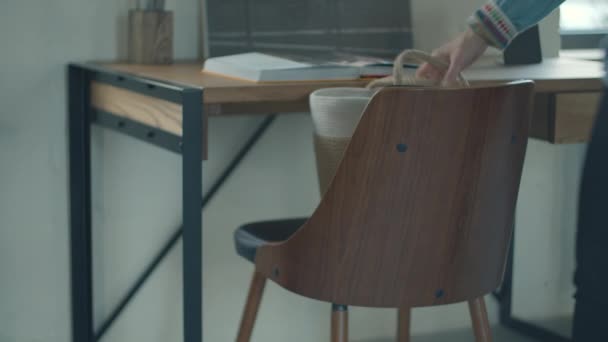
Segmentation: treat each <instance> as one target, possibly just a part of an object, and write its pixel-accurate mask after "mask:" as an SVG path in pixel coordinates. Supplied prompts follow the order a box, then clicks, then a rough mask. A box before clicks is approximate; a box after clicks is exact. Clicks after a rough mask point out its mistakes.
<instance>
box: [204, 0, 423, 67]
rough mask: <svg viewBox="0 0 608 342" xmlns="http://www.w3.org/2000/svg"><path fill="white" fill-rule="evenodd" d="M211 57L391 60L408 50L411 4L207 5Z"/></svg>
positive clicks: (259, 0)
mask: <svg viewBox="0 0 608 342" xmlns="http://www.w3.org/2000/svg"><path fill="white" fill-rule="evenodd" d="M207 6H208V10H207V12H208V20H209V30H210V32H209V37H210V52H211V55H212V56H218V55H225V54H230V53H236V52H242V51H251V50H256V51H280V52H286V51H287V52H297V53H299V54H307V53H308V52H310V53H316V52H321V51H333V50H343V51H347V52H348V51H350V52H355V53H358V54H368V55H378V56H394V55H395V54H396V53H397V52H399V51H400V50H402V49H403V48H407V47H411V46H412V39H411V37H412V34H411V29H410V28H411V20H410V4H409V0H207Z"/></svg>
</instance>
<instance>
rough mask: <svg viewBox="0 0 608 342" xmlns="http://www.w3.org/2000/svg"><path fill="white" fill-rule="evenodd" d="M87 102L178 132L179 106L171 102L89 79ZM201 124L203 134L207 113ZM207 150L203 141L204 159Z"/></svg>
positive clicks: (180, 132) (180, 128) (147, 124)
mask: <svg viewBox="0 0 608 342" xmlns="http://www.w3.org/2000/svg"><path fill="white" fill-rule="evenodd" d="M91 106H92V107H93V108H95V109H98V110H103V111H106V112H109V113H112V114H114V115H116V116H119V117H125V118H127V119H130V120H133V121H136V122H138V123H141V124H144V125H146V126H149V127H152V128H156V129H159V130H162V131H164V132H168V133H171V134H174V135H176V136H179V137H181V136H182V106H180V105H178V104H175V103H173V102H169V101H165V100H162V99H157V98H153V97H150V96H146V95H142V94H140V93H136V92H133V91H130V90H126V89H123V88H118V87H114V86H111V85H107V84H104V83H99V82H92V83H91ZM210 110H211V109H210ZM201 115H202V113H201ZM203 126H204V127H203V130H204V131H203V134H204V136H205V137H207V136H208V134H207V128H208V124H207V115H205V117H204V121H203ZM207 152H208V144H207V141H205V144H204V148H203V155H202V159H203V160H206V159H207Z"/></svg>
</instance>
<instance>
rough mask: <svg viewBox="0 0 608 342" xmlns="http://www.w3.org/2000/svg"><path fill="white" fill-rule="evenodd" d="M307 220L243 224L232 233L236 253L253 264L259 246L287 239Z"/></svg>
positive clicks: (297, 219) (296, 219)
mask: <svg viewBox="0 0 608 342" xmlns="http://www.w3.org/2000/svg"><path fill="white" fill-rule="evenodd" d="M307 219H308V218H295V219H285V220H273V221H262V222H253V223H248V224H245V225H243V226H241V227H239V228H238V229H237V230H236V231H235V232H234V245H235V248H236V252H237V253H238V254H239V255H240V256H242V257H243V258H245V259H247V260H249V261H251V262H255V255H256V252H257V250H258V248H260V247H261V246H263V245H265V244H267V243H271V242H281V241H285V240H287V239H289V237H290V236H292V235H293V234H294V233H295V232H296V231H297V230H298V228H300V227H301V226H302V225H303V224H304V222H306V220H307Z"/></svg>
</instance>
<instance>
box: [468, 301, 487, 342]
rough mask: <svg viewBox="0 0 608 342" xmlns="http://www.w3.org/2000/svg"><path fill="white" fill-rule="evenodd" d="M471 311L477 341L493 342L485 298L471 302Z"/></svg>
mask: <svg viewBox="0 0 608 342" xmlns="http://www.w3.org/2000/svg"><path fill="white" fill-rule="evenodd" d="M469 311H470V313H471V321H472V322H473V330H474V332H475V341H477V342H492V330H491V329H490V323H489V321H488V312H487V310H486V302H485V301H484V299H483V297H479V298H475V299H473V300H470V301H469Z"/></svg>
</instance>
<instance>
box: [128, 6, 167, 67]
mask: <svg viewBox="0 0 608 342" xmlns="http://www.w3.org/2000/svg"><path fill="white" fill-rule="evenodd" d="M128 44H129V49H128V51H129V61H130V62H131V63H143V64H169V63H171V62H172V61H173V12H169V11H140V10H131V11H129V43H128Z"/></svg>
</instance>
